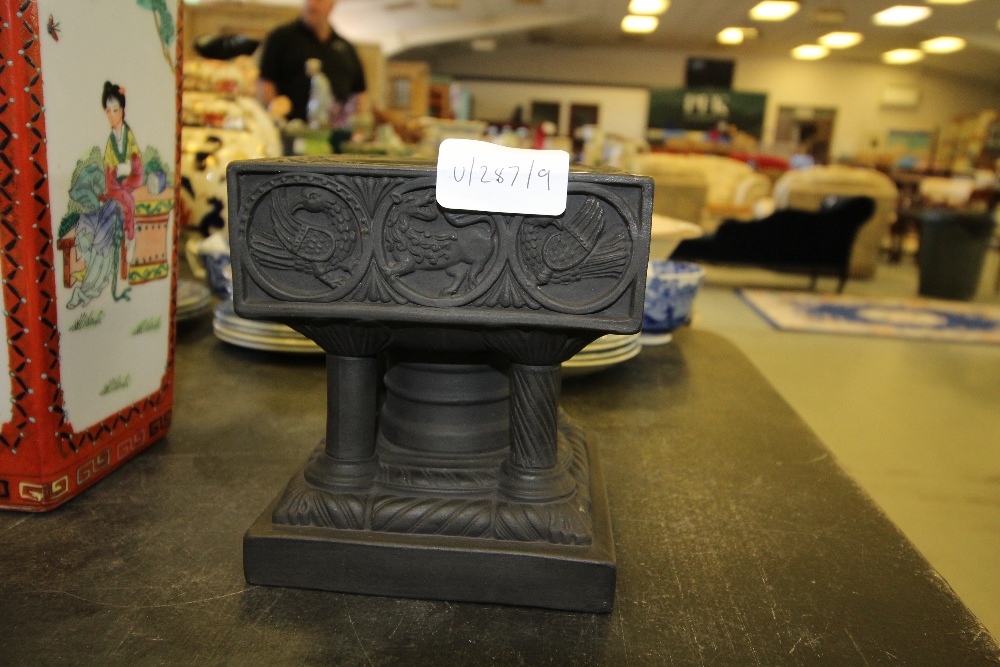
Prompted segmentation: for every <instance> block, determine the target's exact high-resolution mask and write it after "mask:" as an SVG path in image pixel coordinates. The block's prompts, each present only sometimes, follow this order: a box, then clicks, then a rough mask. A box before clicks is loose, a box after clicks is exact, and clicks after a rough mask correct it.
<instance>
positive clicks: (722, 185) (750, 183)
mask: <svg viewBox="0 0 1000 667" xmlns="http://www.w3.org/2000/svg"><path fill="white" fill-rule="evenodd" d="M634 170H635V171H636V172H637V173H640V174H646V175H648V176H652V177H653V180H654V182H655V183H656V184H657V186H659V187H658V189H657V191H656V193H655V194H654V204H653V205H654V210H655V208H656V200H658V199H666V198H670V197H677V196H678V195H679V193H678V190H679V189H681V188H682V183H683V184H684V187H691V186H690V185H688V184H689V183H690V182H691V181H692V180H695V179H696V177H695V176H693V175H689V174H701V175H702V176H703V179H704V183H705V186H706V190H705V195H704V199H703V200H701V207H700V209H699V210H698V213H697V215H693V214H687V215H676V214H673V213H668V212H665V211H657V212H662V214H663V215H670V216H671V217H675V218H680V219H682V220H688V221H690V222H696V223H698V224H699V225H701V226H702V227H703V228H704V229H705V230H706V231H708V232H711V231H714V230H715V228H716V227H717V226H718V225H719V222H720V221H721V220H722V218H726V217H736V218H743V219H749V218H751V217H752V212H753V205H754V204H755V203H756V202H757V201H759V200H760V199H763V198H765V197H767V196H768V194H769V193H770V191H771V181H770V180H769V179H768V178H767V177H766V176H764V175H763V174H759V173H757V172H755V171H754V169H753V167H751V166H750V165H748V164H746V163H745V162H741V161H740V160H734V159H732V158H728V157H725V156H722V155H702V154H676V153H644V154H641V155H638V156H636V159H635V162H634ZM682 174H683V176H682ZM660 192H662V193H663V194H662V196H661V195H660ZM680 196H685V195H683V194H682V195H680ZM694 202H695V199H694V197H692V196H689V201H688V202H687V203H688V205H689V207H693V205H694ZM661 206H674V207H678V206H680V204H677V203H675V204H668V203H665V202H664V203H661Z"/></svg>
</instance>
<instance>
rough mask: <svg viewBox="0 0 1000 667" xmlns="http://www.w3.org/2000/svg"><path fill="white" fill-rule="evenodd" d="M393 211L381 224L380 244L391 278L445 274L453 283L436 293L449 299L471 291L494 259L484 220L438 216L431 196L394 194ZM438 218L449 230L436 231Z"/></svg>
mask: <svg viewBox="0 0 1000 667" xmlns="http://www.w3.org/2000/svg"><path fill="white" fill-rule="evenodd" d="M392 199H393V202H394V203H395V204H396V206H395V207H394V208H393V210H392V212H391V213H390V214H389V216H388V217H387V218H386V222H385V228H384V237H383V244H384V247H385V251H386V255H387V256H389V257H391V258H392V260H393V261H394V263H393V264H392V265H390V266H388V267H387V270H388V273H389V276H390V277H391V278H397V279H398V278H401V277H403V276H406V275H409V274H411V273H413V272H414V271H444V272H445V274H446V275H448V276H449V277H451V278H452V279H453V280H452V282H451V283H450V284H449V285H448V286H446V287H445V288H444V289H443V290H441V295H442V296H450V295H454V294H458V293H459V292H463V291H467V290H469V289H472V288H473V287H475V286H476V285H477V284H478V282H479V278H480V276H481V274H482V271H483V269H484V268H485V267H486V264H487V263H488V262H489V260H490V257H492V255H493V228H492V227H484V226H483V225H479V224H476V223H480V222H487V223H488V222H489V221H490V216H488V215H471V216H470V215H467V216H454V215H448V214H445V213H444V212H442V211H441V210H440V209H439V208H438V206H437V202H436V199H435V192H434V190H430V189H428V190H424V191H420V192H416V193H405V194H399V193H393V194H392ZM439 216H440V217H442V218H443V219H444V221H445V222H446V223H447V224H448V227H447V228H446V229H444V230H443V231H441V230H435V229H434V227H435V225H434V221H435V220H437V218H438V217H439Z"/></svg>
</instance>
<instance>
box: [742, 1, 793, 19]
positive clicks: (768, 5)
mask: <svg viewBox="0 0 1000 667" xmlns="http://www.w3.org/2000/svg"><path fill="white" fill-rule="evenodd" d="M797 11H799V3H798V2H793V0H764V2H761V3H758V4H757V5H756V6H754V8H753V9H751V10H750V18H752V19H753V20H754V21H784V20H785V19H787V18H788V17H789V16H791V15H792V14H794V13H795V12H797Z"/></svg>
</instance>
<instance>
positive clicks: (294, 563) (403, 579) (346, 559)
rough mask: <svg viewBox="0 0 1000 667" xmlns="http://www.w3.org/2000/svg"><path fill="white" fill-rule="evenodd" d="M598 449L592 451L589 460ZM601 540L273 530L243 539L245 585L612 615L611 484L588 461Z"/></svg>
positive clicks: (264, 525)
mask: <svg viewBox="0 0 1000 667" xmlns="http://www.w3.org/2000/svg"><path fill="white" fill-rule="evenodd" d="M589 449H590V448H589V447H588V450H589ZM588 458H589V462H590V494H591V512H592V519H593V529H594V540H593V542H592V543H591V544H590V545H586V546H566V545H558V544H549V543H539V542H513V541H506V540H491V539H475V538H463V537H450V536H439V535H409V534H400V533H389V532H376V531H372V530H339V529H331V528H315V527H309V526H287V525H280V524H274V523H272V521H271V513H272V510H273V509H274V505H275V504H276V503H277V499H276V500H275V502H274V503H272V504H271V506H269V507H268V508H267V509H266V510H265V511H264V512H263V513H262V514H261V515H260V516H259V517H258V518H257V520H256V521H255V522H254V523H253V525H252V526H250V529H249V530H248V531H247V533H246V535H244V537H243V570H244V574H245V575H246V580H247V582H249V583H251V584H260V585H264V586H287V587H292V588H312V589H319V590H326V591H338V592H342V593H363V594H368V595H385V596H392V597H406V598H428V599H436V600H452V601H461V602H488V603H498V604H509V605H523V606H529V607H547V608H551V609H565V610H570V611H584V612H610V611H611V607H612V603H613V602H614V597H615V576H616V569H615V549H614V542H613V540H612V535H611V521H610V516H609V512H608V504H607V498H606V496H605V492H604V480H603V478H602V477H601V472H600V468H599V465H598V461H597V457H596V456H594V455H593V452H590V451H588Z"/></svg>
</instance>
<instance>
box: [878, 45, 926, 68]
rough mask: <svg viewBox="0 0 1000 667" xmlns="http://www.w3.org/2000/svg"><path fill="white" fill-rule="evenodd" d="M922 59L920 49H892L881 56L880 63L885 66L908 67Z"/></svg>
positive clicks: (922, 55) (922, 53)
mask: <svg viewBox="0 0 1000 667" xmlns="http://www.w3.org/2000/svg"><path fill="white" fill-rule="evenodd" d="M923 59H924V52H923V51H921V50H920V49H893V50H892V51H886V52H885V53H883V54H882V62H884V63H885V64H886V65H908V64H910V63H915V62H919V61H921V60H923Z"/></svg>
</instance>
